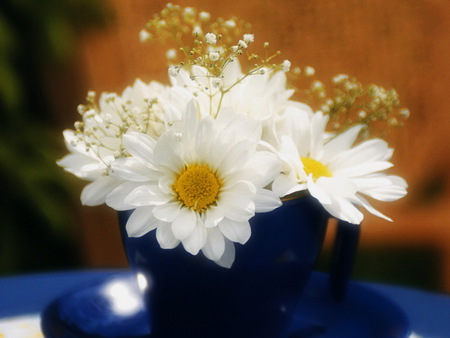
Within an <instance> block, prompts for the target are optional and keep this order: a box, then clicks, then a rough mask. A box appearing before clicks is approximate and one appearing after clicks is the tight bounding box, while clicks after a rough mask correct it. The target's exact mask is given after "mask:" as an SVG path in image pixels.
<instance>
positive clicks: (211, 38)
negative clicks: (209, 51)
mask: <svg viewBox="0 0 450 338" xmlns="http://www.w3.org/2000/svg"><path fill="white" fill-rule="evenodd" d="M205 39H206V43H207V44H210V45H215V44H216V43H217V36H216V34H214V33H206V34H205Z"/></svg>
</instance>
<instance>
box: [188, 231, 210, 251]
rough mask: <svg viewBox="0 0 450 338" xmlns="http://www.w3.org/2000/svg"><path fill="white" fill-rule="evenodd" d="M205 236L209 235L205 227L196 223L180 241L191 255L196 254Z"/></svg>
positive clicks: (201, 246)
mask: <svg viewBox="0 0 450 338" xmlns="http://www.w3.org/2000/svg"><path fill="white" fill-rule="evenodd" d="M207 236H209V235H207V230H206V228H205V227H204V226H203V225H196V226H195V228H194V231H192V232H191V234H190V235H189V236H188V237H186V238H185V239H184V240H183V241H182V243H183V247H184V249H185V250H186V251H187V252H189V253H191V254H192V255H197V254H198V252H199V251H200V250H201V249H202V248H203V247H204V246H205V243H206V241H207Z"/></svg>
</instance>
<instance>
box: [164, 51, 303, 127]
mask: <svg viewBox="0 0 450 338" xmlns="http://www.w3.org/2000/svg"><path fill="white" fill-rule="evenodd" d="M173 75H174V76H172V77H171V78H170V80H171V83H172V85H173V86H176V87H181V88H185V89H187V90H189V91H190V92H191V93H193V94H195V96H196V99H197V101H198V103H199V105H200V107H201V112H202V113H203V114H208V115H211V116H216V115H218V114H219V112H220V110H221V109H223V108H230V107H231V108H233V110H234V111H236V112H238V113H239V114H242V115H245V116H247V117H250V118H252V119H255V120H261V121H264V120H267V119H269V118H271V117H272V116H273V115H275V114H277V113H279V112H280V111H282V110H283V109H284V107H286V105H289V104H290V103H291V101H289V98H290V97H291V96H292V94H293V93H294V91H293V90H291V89H287V84H286V75H285V74H284V73H283V72H281V71H278V72H275V73H270V72H264V70H262V73H258V74H253V75H245V74H243V73H242V71H241V66H240V64H239V61H238V60H237V59H235V60H234V61H233V62H230V63H229V64H228V65H227V66H226V67H225V69H224V70H223V77H222V78H221V85H220V86H217V85H216V84H215V81H216V82H217V77H213V76H211V75H210V74H208V70H207V69H206V68H204V67H200V66H193V67H191V68H190V69H189V70H186V69H184V68H181V69H178V72H177V73H176V74H173Z"/></svg>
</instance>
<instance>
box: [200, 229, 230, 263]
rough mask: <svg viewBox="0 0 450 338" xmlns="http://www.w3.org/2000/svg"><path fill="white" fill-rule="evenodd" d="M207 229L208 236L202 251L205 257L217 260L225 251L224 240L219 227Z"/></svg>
mask: <svg viewBox="0 0 450 338" xmlns="http://www.w3.org/2000/svg"><path fill="white" fill-rule="evenodd" d="M207 231H208V237H207V239H206V243H205V245H204V247H203V249H202V251H203V253H204V254H205V256H206V257H207V258H209V259H211V260H213V261H217V260H219V259H220V257H222V255H223V253H224V251H225V240H224V238H223V235H222V233H221V232H220V230H219V229H217V228H211V229H208V230H207Z"/></svg>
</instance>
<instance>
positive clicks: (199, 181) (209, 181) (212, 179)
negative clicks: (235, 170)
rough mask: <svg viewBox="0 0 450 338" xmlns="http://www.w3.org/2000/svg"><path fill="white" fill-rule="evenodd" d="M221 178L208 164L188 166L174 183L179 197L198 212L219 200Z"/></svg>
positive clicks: (174, 188)
mask: <svg viewBox="0 0 450 338" xmlns="http://www.w3.org/2000/svg"><path fill="white" fill-rule="evenodd" d="M220 187H221V182H220V179H219V178H218V177H217V176H216V174H215V173H214V172H213V171H212V170H211V169H210V168H209V167H208V166H206V165H191V166H188V167H187V168H186V169H185V170H184V171H183V172H182V173H181V175H180V176H178V178H177V179H176V181H175V183H174V184H173V187H172V188H173V190H174V191H175V192H176V193H177V195H178V199H179V200H180V201H181V202H182V203H183V204H184V205H185V206H186V207H188V208H191V209H193V210H195V211H197V212H202V211H205V210H206V209H207V208H208V206H210V205H211V204H213V203H215V202H216V201H217V197H218V195H219V191H220Z"/></svg>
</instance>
